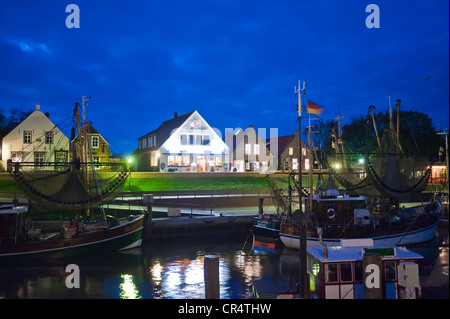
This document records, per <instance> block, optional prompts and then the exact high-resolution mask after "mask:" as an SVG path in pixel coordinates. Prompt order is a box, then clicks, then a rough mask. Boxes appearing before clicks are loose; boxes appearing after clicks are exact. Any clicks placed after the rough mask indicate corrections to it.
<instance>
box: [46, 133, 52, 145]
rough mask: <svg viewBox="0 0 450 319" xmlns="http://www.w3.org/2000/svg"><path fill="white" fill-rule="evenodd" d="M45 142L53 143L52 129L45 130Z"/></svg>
mask: <svg viewBox="0 0 450 319" xmlns="http://www.w3.org/2000/svg"><path fill="white" fill-rule="evenodd" d="M45 144H53V131H48V132H45Z"/></svg>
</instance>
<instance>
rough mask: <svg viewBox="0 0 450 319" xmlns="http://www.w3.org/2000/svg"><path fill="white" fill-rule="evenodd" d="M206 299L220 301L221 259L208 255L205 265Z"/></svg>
mask: <svg viewBox="0 0 450 319" xmlns="http://www.w3.org/2000/svg"><path fill="white" fill-rule="evenodd" d="M203 269H204V277H205V299H220V289H219V287H220V281H219V258H218V257H217V256H214V255H206V256H205V260H204V264H203Z"/></svg>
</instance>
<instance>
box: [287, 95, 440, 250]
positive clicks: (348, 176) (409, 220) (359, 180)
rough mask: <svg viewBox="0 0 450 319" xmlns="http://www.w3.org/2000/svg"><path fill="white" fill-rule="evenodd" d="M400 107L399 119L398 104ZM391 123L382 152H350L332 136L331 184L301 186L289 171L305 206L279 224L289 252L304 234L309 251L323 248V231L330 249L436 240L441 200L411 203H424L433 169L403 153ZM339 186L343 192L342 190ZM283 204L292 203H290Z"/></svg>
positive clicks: (328, 162) (328, 159) (327, 158)
mask: <svg viewBox="0 0 450 319" xmlns="http://www.w3.org/2000/svg"><path fill="white" fill-rule="evenodd" d="M397 102H398V103H397V116H399V106H400V104H399V101H397ZM390 122H391V123H390V125H387V126H386V129H385V134H384V135H383V139H379V138H378V132H377V131H376V133H377V140H378V143H379V147H380V151H379V152H378V153H367V154H354V153H351V154H350V153H348V152H347V153H346V152H345V151H344V148H343V146H342V140H341V137H340V134H339V137H337V136H336V134H333V137H334V138H335V139H336V142H335V144H334V145H336V147H335V150H336V153H335V154H323V155H324V156H323V158H325V163H324V164H325V165H326V167H328V171H329V173H330V174H329V179H328V180H327V182H326V183H323V184H321V185H319V186H317V187H316V188H315V189H314V188H313V186H312V183H310V185H309V187H307V188H305V187H303V186H302V183H301V181H302V178H301V177H300V178H299V175H298V173H296V172H291V174H290V176H289V178H290V181H293V182H294V184H295V189H296V191H297V192H298V193H299V194H300V195H301V196H300V198H301V199H302V202H301V206H300V205H299V203H298V202H297V205H298V206H300V208H299V209H298V210H296V211H294V213H293V214H292V215H291V216H288V217H287V218H285V219H284V222H283V224H282V225H281V229H280V238H281V241H282V242H283V244H284V245H285V246H286V247H288V248H292V249H299V248H300V232H301V230H302V229H304V230H305V232H306V238H307V242H306V244H307V246H308V247H312V246H319V245H320V244H319V238H318V235H317V228H318V227H320V228H322V229H323V241H324V242H325V243H326V244H327V245H328V246H331V245H339V243H340V240H341V239H344V238H349V239H366V238H370V239H372V240H373V243H374V245H375V246H392V245H394V246H395V245H408V244H414V243H420V242H425V241H428V240H431V239H433V238H434V236H435V234H436V230H437V227H438V224H439V216H440V212H441V201H440V198H435V199H433V200H432V201H429V202H424V201H422V200H420V201H417V200H416V203H415V204H413V203H412V199H414V198H419V199H420V197H421V196H420V194H421V192H422V191H423V190H424V188H425V186H426V185H427V182H428V180H429V176H430V173H431V167H430V165H429V162H428V160H427V159H426V158H423V157H420V156H416V155H413V154H407V153H405V152H404V150H402V149H401V145H400V143H399V138H398V133H397V134H396V132H395V130H394V128H393V123H392V118H391V121H390ZM398 123H399V120H398V119H397V125H398ZM309 127H310V128H311V125H310V126H309ZM374 127H375V128H376V125H375V123H374ZM309 132H311V130H309ZM339 132H340V130H339ZM397 132H398V130H397ZM309 134H310V154H311V153H313V150H312V139H311V133H309ZM316 158H318V156H316ZM355 159H357V160H356V161H355ZM311 162H312V161H311V160H310V163H311ZM311 175H312V165H310V169H309V176H311ZM311 180H312V178H310V181H311ZM336 182H338V183H339V184H340V185H341V186H342V187H341V188H339V189H338V188H337V187H336V186H335V184H336ZM285 200H286V201H292V198H285ZM303 207H304V208H303ZM304 219H305V220H306V222H305V223H304ZM303 225H306V226H303Z"/></svg>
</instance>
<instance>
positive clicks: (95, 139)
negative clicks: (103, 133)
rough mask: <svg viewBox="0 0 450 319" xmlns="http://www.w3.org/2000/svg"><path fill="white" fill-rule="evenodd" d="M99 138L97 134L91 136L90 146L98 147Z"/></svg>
mask: <svg viewBox="0 0 450 319" xmlns="http://www.w3.org/2000/svg"><path fill="white" fill-rule="evenodd" d="M98 143H99V138H98V136H92V147H93V148H98Z"/></svg>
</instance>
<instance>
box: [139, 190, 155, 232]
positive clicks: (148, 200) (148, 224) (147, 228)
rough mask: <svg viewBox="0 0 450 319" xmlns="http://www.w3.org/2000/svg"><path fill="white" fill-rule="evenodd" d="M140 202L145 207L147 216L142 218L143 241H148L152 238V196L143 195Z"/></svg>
mask: <svg viewBox="0 0 450 319" xmlns="http://www.w3.org/2000/svg"><path fill="white" fill-rule="evenodd" d="M142 202H143V203H144V204H146V205H147V214H146V215H145V217H144V232H143V237H144V239H147V240H148V239H150V238H151V236H152V231H151V228H152V218H153V195H152V194H144V195H143V196H142Z"/></svg>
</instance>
